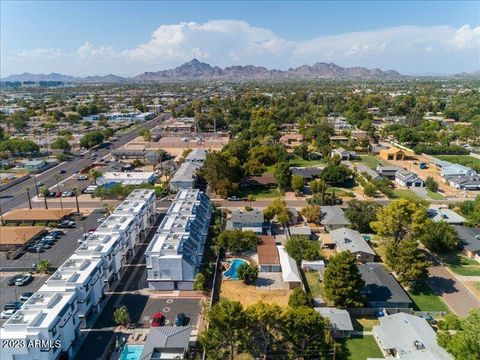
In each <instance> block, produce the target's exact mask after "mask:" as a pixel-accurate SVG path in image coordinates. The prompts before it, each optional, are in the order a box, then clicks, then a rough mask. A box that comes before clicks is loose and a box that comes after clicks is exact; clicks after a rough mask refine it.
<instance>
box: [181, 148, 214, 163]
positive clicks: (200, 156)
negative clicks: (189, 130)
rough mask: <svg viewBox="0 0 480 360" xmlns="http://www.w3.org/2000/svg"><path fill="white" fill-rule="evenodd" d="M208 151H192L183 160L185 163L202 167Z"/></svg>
mask: <svg viewBox="0 0 480 360" xmlns="http://www.w3.org/2000/svg"><path fill="white" fill-rule="evenodd" d="M207 154H208V151H207V150H205V149H193V150H192V151H191V152H190V154H188V155H187V157H186V158H185V161H186V162H190V163H196V164H200V165H203V163H204V162H205V159H206V158H207Z"/></svg>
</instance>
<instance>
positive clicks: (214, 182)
mask: <svg viewBox="0 0 480 360" xmlns="http://www.w3.org/2000/svg"><path fill="white" fill-rule="evenodd" d="M201 174H202V175H203V177H204V178H205V180H207V181H208V183H209V185H210V186H211V187H212V189H213V190H214V191H215V192H216V193H217V194H218V195H220V196H222V197H224V198H226V197H227V196H229V195H230V194H232V193H234V192H236V191H237V190H238V182H239V181H240V179H241V177H242V176H243V168H242V167H241V165H240V162H239V160H238V159H237V158H235V157H232V156H229V155H228V154H226V153H220V152H218V151H211V152H209V153H208V155H207V158H206V159H205V163H204V165H203V168H202V171H201Z"/></svg>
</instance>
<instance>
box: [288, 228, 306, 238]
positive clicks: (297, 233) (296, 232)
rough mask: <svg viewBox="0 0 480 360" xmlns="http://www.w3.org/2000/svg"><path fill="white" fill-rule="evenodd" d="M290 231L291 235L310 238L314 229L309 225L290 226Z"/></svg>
mask: <svg viewBox="0 0 480 360" xmlns="http://www.w3.org/2000/svg"><path fill="white" fill-rule="evenodd" d="M288 232H289V234H290V236H299V237H301V238H304V239H307V240H310V239H311V237H312V229H310V226H308V225H303V226H292V227H289V228H288Z"/></svg>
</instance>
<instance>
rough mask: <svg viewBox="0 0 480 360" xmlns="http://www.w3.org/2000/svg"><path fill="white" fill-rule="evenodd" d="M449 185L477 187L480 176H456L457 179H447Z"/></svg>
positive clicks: (479, 182)
mask: <svg viewBox="0 0 480 360" xmlns="http://www.w3.org/2000/svg"><path fill="white" fill-rule="evenodd" d="M448 181H450V182H451V183H454V184H457V185H462V186H465V185H469V186H472V185H478V186H480V176H479V175H473V176H470V175H465V176H458V177H453V178H450V179H448Z"/></svg>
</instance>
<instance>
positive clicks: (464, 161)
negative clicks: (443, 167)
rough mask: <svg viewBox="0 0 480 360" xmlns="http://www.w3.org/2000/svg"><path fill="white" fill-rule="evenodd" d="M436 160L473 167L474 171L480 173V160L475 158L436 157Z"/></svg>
mask: <svg viewBox="0 0 480 360" xmlns="http://www.w3.org/2000/svg"><path fill="white" fill-rule="evenodd" d="M435 157H436V158H438V159H441V160H446V161H450V162H451V163H456V164H460V165H464V166H468V167H471V168H472V169H474V170H477V171H480V159H477V158H474V157H473V156H469V155H435Z"/></svg>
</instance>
